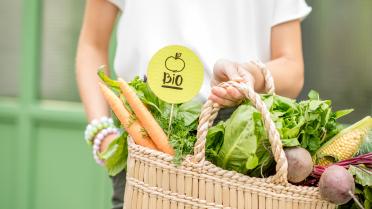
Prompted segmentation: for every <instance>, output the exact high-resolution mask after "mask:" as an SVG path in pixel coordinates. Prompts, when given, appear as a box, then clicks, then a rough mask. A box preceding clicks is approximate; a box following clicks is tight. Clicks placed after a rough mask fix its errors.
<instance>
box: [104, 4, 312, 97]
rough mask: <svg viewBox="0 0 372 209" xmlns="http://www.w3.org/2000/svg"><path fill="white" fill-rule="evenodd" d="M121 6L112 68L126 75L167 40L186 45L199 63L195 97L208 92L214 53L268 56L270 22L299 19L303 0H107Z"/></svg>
mask: <svg viewBox="0 0 372 209" xmlns="http://www.w3.org/2000/svg"><path fill="white" fill-rule="evenodd" d="M109 1H111V2H112V3H114V4H115V5H116V6H118V7H119V9H121V10H122V12H123V13H122V16H121V19H120V20H119V23H118V28H117V49H116V55H115V62H114V68H115V70H116V73H117V74H118V76H120V77H122V78H123V79H125V80H127V81H130V80H132V79H133V78H134V76H137V75H140V76H142V75H145V74H146V71H147V65H148V63H149V61H150V59H151V57H152V56H153V55H154V54H155V53H156V52H157V51H158V50H159V49H161V48H163V47H164V46H167V45H174V44H176V45H184V46H186V47H188V48H190V49H192V50H193V51H194V52H195V53H196V54H198V56H199V57H200V59H201V60H202V62H203V64H204V68H205V73H204V75H205V76H204V83H203V86H202V89H201V92H200V94H199V97H201V98H202V99H205V98H206V97H207V96H208V94H209V92H210V79H211V77H212V71H213V65H214V63H215V62H216V60H218V59H219V58H224V59H229V60H232V61H237V62H247V61H249V60H252V59H260V60H261V61H263V62H265V61H268V60H269V59H270V35H271V27H273V26H275V25H277V24H280V23H283V22H287V21H290V20H295V19H303V18H304V17H306V16H307V15H308V14H309V13H310V11H311V7H309V6H308V5H307V4H306V3H305V0H109Z"/></svg>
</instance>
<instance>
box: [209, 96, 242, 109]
mask: <svg viewBox="0 0 372 209" xmlns="http://www.w3.org/2000/svg"><path fill="white" fill-rule="evenodd" d="M208 99H210V100H212V101H213V102H215V103H218V104H219V105H221V106H224V107H233V106H236V105H237V103H236V102H233V101H231V100H228V99H223V98H221V97H218V96H216V95H215V94H211V95H210V96H209V98H208Z"/></svg>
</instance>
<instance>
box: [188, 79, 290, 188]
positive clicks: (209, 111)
mask: <svg viewBox="0 0 372 209" xmlns="http://www.w3.org/2000/svg"><path fill="white" fill-rule="evenodd" d="M220 86H221V87H224V88H227V87H234V88H236V89H237V90H239V91H240V92H241V93H242V94H244V95H245V97H246V98H247V99H249V100H250V101H251V102H252V104H253V105H254V106H255V108H256V109H257V110H258V111H259V112H260V113H261V114H262V117H263V124H264V127H265V129H266V131H267V134H268V136H269V141H270V144H271V150H272V153H273V154H274V159H275V161H276V174H275V175H274V176H273V177H272V181H273V182H274V183H283V184H285V183H288V182H287V168H288V162H287V158H286V156H285V153H284V150H283V146H282V141H281V140H280V135H279V133H278V131H277V130H276V127H275V124H274V122H273V121H272V119H271V117H270V112H269V111H268V109H267V107H266V105H265V103H264V102H263V101H262V100H261V97H260V95H259V94H257V93H256V92H255V91H254V90H253V88H252V87H251V86H250V85H249V84H247V83H237V82H234V81H229V82H225V83H221V84H220ZM219 109H220V107H219V105H218V104H217V103H213V102H212V101H211V100H208V101H207V102H206V103H205V104H204V106H203V108H202V110H201V114H200V117H199V125H198V133H197V141H196V143H195V147H194V157H193V160H194V162H195V163H202V162H203V161H204V160H205V141H206V136H207V133H208V128H210V127H211V126H212V124H213V121H214V119H215V118H216V116H217V114H218V111H219Z"/></svg>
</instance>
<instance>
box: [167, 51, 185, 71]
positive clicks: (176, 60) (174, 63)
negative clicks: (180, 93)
mask: <svg viewBox="0 0 372 209" xmlns="http://www.w3.org/2000/svg"><path fill="white" fill-rule="evenodd" d="M181 55H182V54H181V53H176V55H175V56H170V57H167V59H166V60H165V68H167V70H169V71H172V72H174V73H178V72H181V71H182V70H183V69H185V61H183V59H181Z"/></svg>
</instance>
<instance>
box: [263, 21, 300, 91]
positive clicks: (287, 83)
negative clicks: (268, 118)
mask: <svg viewBox="0 0 372 209" xmlns="http://www.w3.org/2000/svg"><path fill="white" fill-rule="evenodd" d="M266 65H267V68H268V69H269V70H270V71H271V73H272V75H273V77H274V82H275V87H276V93H277V94H279V95H283V96H287V97H292V98H295V97H297V96H298V95H299V94H300V92H301V90H302V87H303V84H304V61H303V55H302V42H301V25H300V21H299V20H296V21H291V22H286V23H283V24H280V25H277V26H274V27H273V28H272V29H271V61H270V62H268V63H266ZM262 89H263V88H262ZM262 89H261V90H262Z"/></svg>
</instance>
